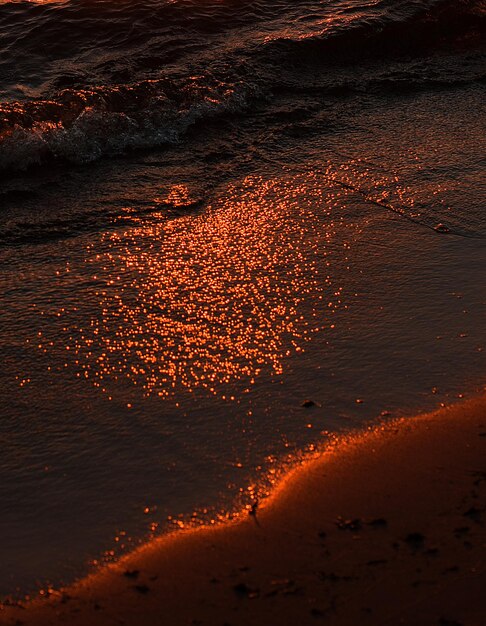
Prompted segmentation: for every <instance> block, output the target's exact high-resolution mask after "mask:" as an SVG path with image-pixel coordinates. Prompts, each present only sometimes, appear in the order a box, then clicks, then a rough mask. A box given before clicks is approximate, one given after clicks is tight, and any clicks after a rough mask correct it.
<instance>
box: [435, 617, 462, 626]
mask: <svg viewBox="0 0 486 626" xmlns="http://www.w3.org/2000/svg"><path fill="white" fill-rule="evenodd" d="M438 624H439V626H463V624H462V622H458V621H456V620H455V619H447V618H446V617H441V618H440V619H439V621H438Z"/></svg>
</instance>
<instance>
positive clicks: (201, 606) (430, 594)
mask: <svg viewBox="0 0 486 626" xmlns="http://www.w3.org/2000/svg"><path fill="white" fill-rule="evenodd" d="M485 447H486V402H485V401H484V400H474V401H470V402H467V403H464V404H462V405H460V406H455V407H451V408H447V409H443V410H441V411H439V412H437V413H434V414H430V415H425V416H420V417H417V418H413V419H408V420H400V421H397V422H394V423H393V424H389V425H387V426H385V427H382V426H381V427H380V426H378V427H376V428H373V429H371V430H369V431H367V432H365V433H364V434H359V435H356V436H353V437H349V438H347V439H346V438H343V439H342V440H341V441H340V442H339V443H338V445H337V446H335V447H334V448H333V449H331V450H329V451H328V452H326V453H324V454H322V455H321V456H320V457H319V458H318V459H317V460H313V461H310V462H308V463H306V464H305V465H304V466H303V467H300V468H298V469H296V470H294V471H293V472H291V473H290V474H289V475H288V476H287V477H286V478H285V479H284V480H283V481H282V483H281V484H280V486H279V487H278V488H277V489H276V491H275V493H274V495H273V496H272V497H271V498H270V499H269V500H268V501H266V503H265V505H264V506H261V507H260V508H259V509H258V510H257V514H256V517H254V516H251V515H246V516H245V517H244V518H243V519H242V520H241V521H239V522H237V523H230V524H227V525H224V526H220V527H217V528H214V527H211V528H203V529H199V530H195V531H188V532H179V533H176V534H175V535H173V536H168V537H163V538H161V539H160V540H157V541H154V542H152V543H150V544H148V545H147V546H145V547H144V548H142V549H140V550H138V551H136V552H134V553H133V554H131V555H129V556H128V557H126V558H124V559H123V560H121V561H120V562H119V563H118V564H116V565H115V566H110V567H108V568H105V569H101V570H100V571H98V572H96V573H94V574H93V575H91V576H89V577H87V578H86V579H83V580H81V581H80V582H79V583H77V584H75V585H73V586H72V587H70V588H67V589H65V590H63V591H62V592H61V593H59V594H53V595H52V596H51V597H49V598H47V599H40V600H36V601H33V602H31V603H30V604H27V605H25V606H24V607H15V606H4V607H3V608H2V610H1V612H0V623H2V624H9V625H10V624H18V625H20V624H29V625H30V624H32V625H34V624H35V625H41V624H67V625H69V626H78V625H79V626H91V625H92V626H101V625H102V626H105V625H106V626H109V625H112V624H126V625H130V626H135V625H137V626H139V625H140V626H153V625H164V624H167V625H170V626H174V625H175V626H177V625H179V624H187V625H192V626H195V625H197V624H200V625H210V626H213V625H214V626H223V625H225V624H226V625H228V626H229V625H231V626H236V625H245V626H246V625H254V626H258V625H260V624H261V625H265V626H271V625H279V626H284V625H286V624H289V625H292V626H297V625H303V624H319V623H322V624H345V625H347V626H351V625H352V626H354V625H361V624H363V625H366V624H370V625H373V626H376V625H379V624H391V625H394V624H410V625H413V626H420V625H422V624H423V625H436V626H457V625H463V626H480V625H482V626H484V625H485V624H486V576H485V541H486V537H485V521H486V512H485V497H484V496H485V484H486V467H485V465H486V463H485V454H484V449H485Z"/></svg>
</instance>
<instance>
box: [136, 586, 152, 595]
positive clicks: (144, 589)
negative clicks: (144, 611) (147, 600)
mask: <svg viewBox="0 0 486 626" xmlns="http://www.w3.org/2000/svg"><path fill="white" fill-rule="evenodd" d="M134 589H135V591H138V593H143V594H145V593H148V592H149V591H150V588H149V587H147V585H135V586H134Z"/></svg>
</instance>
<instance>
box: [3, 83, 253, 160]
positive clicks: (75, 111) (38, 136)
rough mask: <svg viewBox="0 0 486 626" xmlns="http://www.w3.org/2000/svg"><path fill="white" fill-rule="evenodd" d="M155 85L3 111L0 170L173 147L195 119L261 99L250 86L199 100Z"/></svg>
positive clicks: (65, 96) (82, 93) (64, 95)
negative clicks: (165, 146)
mask: <svg viewBox="0 0 486 626" xmlns="http://www.w3.org/2000/svg"><path fill="white" fill-rule="evenodd" d="M164 82H165V81H164ZM168 91H169V90H167V89H164V88H163V87H162V86H161V85H160V81H147V82H144V83H139V84H135V85H126V86H123V87H116V88H98V89H93V90H90V91H88V90H78V91H75V90H64V91H62V92H61V93H60V94H59V95H58V96H57V97H56V98H55V99H53V100H48V101H33V102H29V103H26V104H19V103H14V104H12V105H9V104H8V105H3V107H1V108H0V114H2V118H3V119H1V120H0V170H25V169H27V168H29V167H31V166H33V165H42V164H45V163H48V162H49V161H52V160H61V161H66V162H72V163H89V162H92V161H95V160H97V159H99V158H100V157H102V156H107V155H109V156H114V155H118V154H122V153H124V152H126V151H127V150H134V149H143V148H153V147H156V146H162V145H167V144H174V143H177V142H178V141H179V140H180V138H181V137H182V135H183V134H184V133H185V132H186V131H187V130H188V128H190V127H191V126H193V125H194V124H196V123H197V122H198V121H200V120H205V121H207V120H210V119H212V118H215V117H217V116H220V115H222V114H225V113H229V112H239V111H243V110H244V109H245V108H246V107H247V106H248V103H249V102H250V101H251V100H252V99H254V98H256V97H258V93H259V92H258V90H257V89H256V88H255V87H254V86H253V85H251V84H247V85H244V86H241V87H231V88H227V89H221V90H220V91H219V92H211V93H210V94H209V93H208V94H205V95H202V96H200V97H199V98H196V97H195V96H194V95H193V96H192V97H187V95H186V96H185V97H184V95H183V94H181V93H180V92H177V91H175V90H172V93H171V94H170V96H169V95H167V94H168Z"/></svg>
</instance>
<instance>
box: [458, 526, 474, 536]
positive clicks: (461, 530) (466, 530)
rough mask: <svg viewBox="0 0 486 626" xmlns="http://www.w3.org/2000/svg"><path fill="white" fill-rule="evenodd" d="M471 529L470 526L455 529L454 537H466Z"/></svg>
mask: <svg viewBox="0 0 486 626" xmlns="http://www.w3.org/2000/svg"><path fill="white" fill-rule="evenodd" d="M470 530H471V529H470V528H469V526H460V527H459V528H454V535H455V536H456V537H457V538H460V537H463V536H464V535H467V534H468V533H469V531H470Z"/></svg>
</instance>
